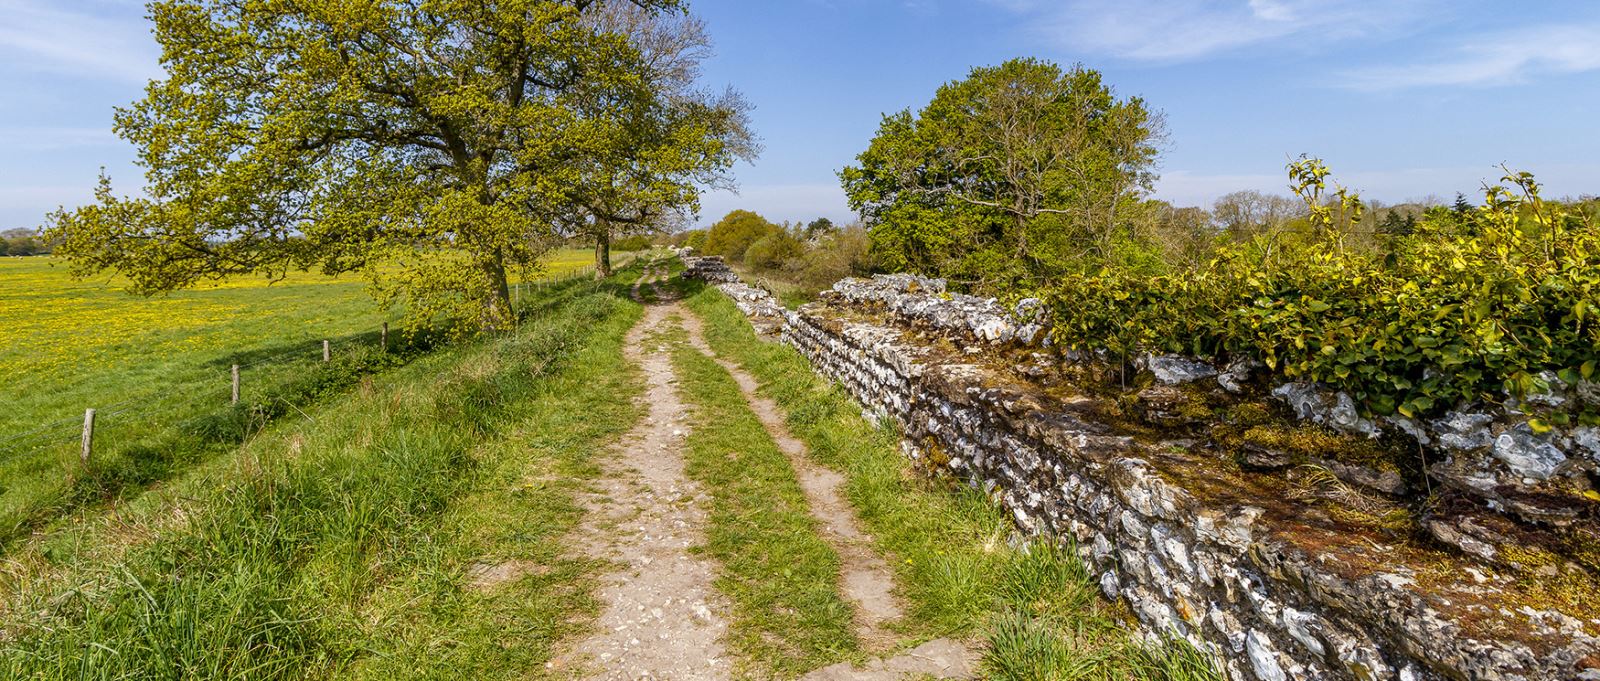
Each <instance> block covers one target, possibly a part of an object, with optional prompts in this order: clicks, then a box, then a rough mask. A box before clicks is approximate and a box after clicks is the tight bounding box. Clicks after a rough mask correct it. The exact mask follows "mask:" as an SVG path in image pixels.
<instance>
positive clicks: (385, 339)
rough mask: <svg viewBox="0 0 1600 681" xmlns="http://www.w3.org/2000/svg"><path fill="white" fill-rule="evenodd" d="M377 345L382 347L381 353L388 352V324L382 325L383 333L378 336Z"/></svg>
mask: <svg viewBox="0 0 1600 681" xmlns="http://www.w3.org/2000/svg"><path fill="white" fill-rule="evenodd" d="M378 343H379V344H380V345H382V346H383V351H384V352H388V351H389V322H384V323H383V333H381V334H379V335H378Z"/></svg>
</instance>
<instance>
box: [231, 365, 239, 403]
mask: <svg viewBox="0 0 1600 681" xmlns="http://www.w3.org/2000/svg"><path fill="white" fill-rule="evenodd" d="M238 403H239V365H237V364H235V365H233V401H232V402H231V403H230V404H238Z"/></svg>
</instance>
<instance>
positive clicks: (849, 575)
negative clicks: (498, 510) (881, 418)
mask: <svg viewBox="0 0 1600 681" xmlns="http://www.w3.org/2000/svg"><path fill="white" fill-rule="evenodd" d="M684 327H685V328H686V329H687V330H688V332H689V343H690V344H691V345H693V346H694V347H695V348H696V349H698V350H700V351H701V352H703V353H705V354H706V355H708V356H710V357H711V358H712V359H714V360H715V361H716V362H717V364H719V365H721V366H722V368H723V369H724V370H726V371H727V372H728V373H729V374H731V375H732V376H733V379H734V382H735V383H738V385H739V391H740V392H741V393H743V394H744V399H745V403H746V404H748V405H749V406H750V410H751V411H753V412H755V414H756V417H757V418H759V419H760V420H761V425H762V426H763V427H765V428H766V430H767V434H768V435H771V436H772V439H773V441H774V442H776V443H777V445H778V448H779V449H780V450H782V451H783V453H784V455H786V456H787V457H788V459H789V464H790V465H791V466H792V467H793V468H794V470H795V475H796V476H797V477H798V479H799V481H800V488H801V490H802V491H803V492H804V493H805V495H806V501H807V502H808V504H809V506H810V508H811V515H812V517H813V518H816V520H817V523H818V525H819V526H820V528H821V530H822V537H823V540H824V541H827V542H828V544H829V545H830V546H832V547H833V550H834V552H835V553H837V554H838V555H839V563H840V573H841V574H840V580H839V583H840V586H841V588H842V589H843V592H844V593H843V595H844V597H845V600H847V601H849V602H850V603H851V605H853V606H854V607H855V617H854V625H855V634H856V638H857V639H859V640H860V641H861V643H862V645H863V646H864V647H865V648H867V649H868V650H878V651H883V650H892V649H893V648H894V647H896V644H897V643H898V642H899V641H898V638H897V636H896V635H895V632H894V631H893V630H891V629H890V625H891V623H893V622H894V621H895V620H898V619H900V618H901V617H903V616H904V614H905V613H904V610H903V609H902V607H901V604H900V600H899V599H898V598H896V597H895V595H894V573H893V572H892V571H891V570H890V568H889V564H888V563H887V562H886V561H884V559H883V557H882V556H880V555H878V552H877V551H876V550H875V549H874V548H873V547H872V536H871V535H869V534H867V532H866V531H865V530H864V529H862V527H861V522H860V520H858V519H857V518H856V515H855V509H854V508H853V507H851V506H850V503H849V501H848V500H846V499H845V497H844V483H845V478H844V476H843V475H840V474H839V473H838V472H836V471H834V470H832V469H829V468H825V467H823V466H820V465H818V464H817V463H816V462H815V461H813V460H812V459H811V454H810V451H809V450H808V449H807V448H806V445H805V443H804V442H801V441H800V440H799V438H796V437H795V436H794V434H792V433H790V432H789V427H788V425H786V424H785V423H784V416H783V411H782V410H781V409H780V408H779V407H778V405H777V403H776V402H773V401H772V400H771V399H770V398H768V397H766V396H764V395H761V394H760V393H759V392H757V391H758V389H759V388H760V383H759V382H757V381H756V379H755V377H754V376H751V375H750V373H749V372H747V371H745V370H744V368H743V367H741V366H739V365H738V364H735V363H733V362H730V361H728V360H726V359H723V358H721V357H718V356H717V355H716V353H714V352H713V351H712V350H711V347H710V345H708V344H707V343H706V341H705V338H704V335H703V333H702V330H701V323H700V318H699V317H696V316H694V315H688V316H687V317H686V318H685V322H684ZM975 664H976V654H975V653H974V652H973V651H972V650H971V649H970V648H969V647H968V646H967V645H965V644H964V643H961V642H959V641H955V640H952V639H937V640H934V641H929V642H927V643H924V644H922V645H921V646H918V647H916V648H914V649H912V650H910V651H907V652H905V653H903V654H901V655H898V656H895V657H892V658H888V659H883V660H875V661H873V662H871V663H869V664H868V665H867V666H865V667H862V668H857V667H853V666H851V665H850V664H848V663H840V664H836V665H832V666H830V667H826V668H824V669H819V670H817V671H815V672H812V673H811V674H808V675H806V676H805V677H804V678H805V679H807V680H809V681H827V680H830V679H869V680H876V679H884V680H888V679H900V678H905V677H915V678H925V677H927V676H932V677H933V678H937V679H960V678H970V677H971V676H972V674H973V671H972V670H973V668H974V666H975Z"/></svg>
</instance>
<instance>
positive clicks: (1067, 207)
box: [840, 59, 1165, 288]
mask: <svg viewBox="0 0 1600 681" xmlns="http://www.w3.org/2000/svg"><path fill="white" fill-rule="evenodd" d="M1164 131H1165V129H1164V123H1163V119H1162V117H1161V115H1160V114H1159V113H1158V112H1155V111H1152V110H1151V109H1149V108H1148V107H1147V106H1146V105H1145V102H1144V101H1143V100H1142V99H1139V98H1137V97H1133V98H1125V99H1124V98H1118V97H1117V96H1116V94H1115V93H1114V92H1113V91H1112V90H1111V88H1110V87H1109V86H1107V85H1106V84H1105V83H1104V82H1102V80H1101V77H1100V74H1099V73H1098V72H1096V71H1093V70H1090V69H1086V68H1083V67H1081V66H1078V67H1073V68H1071V69H1063V68H1061V67H1060V66H1058V65H1056V64H1052V63H1049V62H1045V61H1039V60H1034V59H1014V60H1011V61H1007V62H1005V63H1003V64H1001V65H999V66H993V67H980V68H975V69H973V70H972V72H971V73H970V74H969V75H968V76H967V78H966V79H965V80H960V81H955V82H951V83H948V84H946V85H944V86H942V87H940V88H939V90H938V92H937V93H936V94H935V95H934V98H933V101H932V102H930V103H929V104H928V106H927V107H925V108H923V109H922V110H921V111H920V112H917V113H916V114H914V115H913V114H912V112H911V111H910V110H906V111H901V112H899V113H896V114H892V115H887V116H885V117H884V119H883V122H882V124H881V125H880V126H879V129H878V134H877V136H876V137H874V138H873V140H872V142H871V144H870V145H869V146H868V148H867V150H866V151H864V152H862V153H861V155H860V156H858V157H857V161H858V165H856V166H853V167H849V168H846V169H845V170H844V171H843V172H841V173H840V178H841V180H842V181H843V184H844V189H845V193H846V195H847V197H848V198H849V201H850V205H851V207H852V208H854V209H856V210H858V211H860V212H861V214H862V217H863V219H864V220H865V222H866V224H867V226H868V227H869V229H870V230H871V237H872V246H873V252H874V255H875V257H876V258H877V259H878V261H879V262H880V263H881V264H883V265H884V266H886V267H888V268H890V269H894V270H908V271H916V272H922V273H927V274H933V275H938V276H945V277H950V278H952V279H955V280H957V281H958V282H963V283H967V284H969V285H971V286H974V287H977V288H986V287H992V286H996V285H1000V284H1005V285H1014V284H1023V285H1036V284H1038V283H1040V282H1042V281H1044V280H1046V279H1047V278H1049V277H1050V276H1052V275H1053V274H1055V273H1059V272H1061V271H1065V270H1070V269H1072V268H1074V267H1078V266H1081V265H1082V263H1084V262H1085V261H1093V260H1102V259H1105V258H1109V257H1112V256H1113V255H1114V251H1115V249H1116V245H1117V240H1118V238H1119V236H1124V235H1125V234H1126V227H1127V222H1128V212H1129V211H1130V210H1133V209H1135V208H1137V206H1138V205H1139V200H1140V198H1141V196H1142V195H1143V194H1144V193H1146V192H1147V191H1148V190H1149V189H1150V188H1151V186H1152V184H1153V182H1154V180H1155V174H1154V164H1155V160H1156V156H1157V152H1158V144H1159V143H1160V141H1161V140H1162V139H1163V135H1164Z"/></svg>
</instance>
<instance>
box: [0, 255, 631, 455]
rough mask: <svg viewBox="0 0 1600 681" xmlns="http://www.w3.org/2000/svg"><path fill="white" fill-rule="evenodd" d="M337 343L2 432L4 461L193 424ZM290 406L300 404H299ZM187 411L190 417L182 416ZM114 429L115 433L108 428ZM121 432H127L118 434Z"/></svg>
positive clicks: (527, 292) (575, 273) (536, 285)
mask: <svg viewBox="0 0 1600 681" xmlns="http://www.w3.org/2000/svg"><path fill="white" fill-rule="evenodd" d="M637 257H638V256H637V255H635V254H621V255H620V257H619V258H618V259H617V261H616V262H615V263H614V269H616V270H621V269H624V268H626V267H628V266H630V265H631V264H632V263H633V262H634V261H635V260H636V259H637ZM594 271H595V268H594V266H592V265H590V266H585V267H580V268H577V269H574V270H568V271H564V272H562V273H561V274H559V275H553V276H545V277H539V278H536V279H529V280H526V281H519V282H517V283H516V284H514V285H513V286H512V296H513V309H515V308H516V307H518V306H520V304H521V302H522V301H524V300H527V299H528V298H529V297H530V296H534V295H537V294H538V293H539V292H541V291H543V290H545V289H549V288H552V287H557V286H562V285H566V284H570V283H572V282H573V281H575V280H578V279H587V278H593V277H594ZM352 343H359V341H355V340H353V339H349V338H347V339H346V340H345V341H343V342H341V343H339V344H338V345H337V347H338V348H339V349H340V350H348V349H349V348H350V347H351V345H352ZM378 343H381V344H382V347H383V350H384V351H387V350H388V349H389V339H388V322H385V323H384V324H383V327H382V330H381V332H380V334H379V341H378ZM375 345H376V344H375ZM332 347H335V346H333V345H331V341H330V340H319V341H313V342H307V343H306V346H305V347H304V348H296V349H293V350H287V351H284V352H280V353H277V354H273V355H270V356H267V357H260V358H253V359H251V360H250V361H249V362H240V363H236V364H233V365H232V366H231V367H229V368H227V369H224V368H221V367H219V366H216V365H211V366H206V365H199V366H196V367H195V371H196V373H198V374H200V376H201V378H199V379H195V380H189V381H184V382H181V383H176V384H170V385H165V386H161V387H158V388H154V389H151V390H147V391H144V392H142V393H140V394H138V395H135V396H132V397H128V398H125V399H122V400H120V401H117V402H114V403H112V404H107V405H91V406H87V407H86V409H85V411H86V412H87V411H88V410H93V412H94V414H93V416H92V419H91V417H90V416H88V415H87V414H86V413H73V414H70V415H63V416H62V417H61V418H57V419H52V420H50V421H47V422H45V423H41V424H37V425H35V426H33V427H32V428H29V429H27V430H24V431H21V432H16V433H10V434H0V466H9V465H11V464H13V463H15V462H18V461H19V460H21V459H25V458H28V457H30V456H31V455H34V454H37V453H38V452H40V451H41V450H46V449H50V448H61V449H62V450H63V451H62V454H63V455H64V454H65V450H66V449H67V448H68V447H71V446H72V445H73V444H78V445H80V446H81V448H82V450H83V456H84V457H87V456H88V452H90V451H91V449H99V448H102V447H101V445H100V444H99V443H98V441H106V440H109V441H111V442H112V443H120V442H126V441H128V440H129V439H130V438H137V437H140V436H143V435H148V434H151V433H153V432H155V431H157V430H159V429H160V428H161V427H162V426H163V425H171V424H172V423H173V422H174V421H176V422H177V423H178V425H183V424H184V423H186V422H187V423H192V422H193V421H194V420H196V419H198V418H204V417H205V415H207V414H210V413H211V410H205V411H204V412H203V413H200V414H196V413H195V407H197V406H199V405H201V404H203V403H206V402H212V403H214V404H216V406H217V407H218V408H223V407H227V406H229V405H230V404H231V403H232V402H233V401H234V400H235V399H236V396H238V395H239V394H240V391H241V390H243V389H246V388H248V387H253V386H255V385H258V384H259V382H251V381H244V379H243V378H237V380H236V377H241V376H249V375H250V374H251V373H256V374H259V372H261V371H263V370H283V369H286V368H288V367H291V366H300V365H309V364H314V363H316V362H319V361H328V355H327V354H325V353H326V352H327V351H328V350H327V349H325V348H332ZM237 381H243V382H244V386H240V385H239V383H238V382H237ZM239 399H242V398H239ZM290 406H291V407H294V408H295V409H296V410H298V409H299V408H298V407H295V405H290ZM185 416H187V418H180V417H185ZM91 420H92V423H91ZM108 430H109V431H111V432H107V431H108ZM119 435H120V436H122V437H118V436H119ZM119 441H120V442H119Z"/></svg>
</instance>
